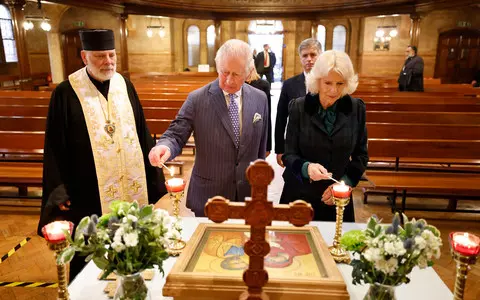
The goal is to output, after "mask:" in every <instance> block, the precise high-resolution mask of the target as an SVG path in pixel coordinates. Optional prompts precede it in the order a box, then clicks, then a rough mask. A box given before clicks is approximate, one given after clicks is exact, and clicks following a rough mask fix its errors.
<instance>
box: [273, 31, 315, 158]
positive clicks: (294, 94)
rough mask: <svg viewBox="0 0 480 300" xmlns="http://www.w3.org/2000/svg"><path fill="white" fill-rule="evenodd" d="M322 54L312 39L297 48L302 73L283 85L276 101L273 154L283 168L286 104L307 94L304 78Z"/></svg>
mask: <svg viewBox="0 0 480 300" xmlns="http://www.w3.org/2000/svg"><path fill="white" fill-rule="evenodd" d="M321 53H322V44H320V42H319V41H317V40H316V39H313V38H309V39H306V40H304V41H302V42H301V43H300V45H299V46H298V55H299V56H300V62H301V63H302V68H303V72H302V73H300V74H298V75H295V76H293V77H291V78H289V79H287V80H285V82H284V83H283V86H282V91H281V92H280V98H279V100H278V107H277V118H276V121H275V153H276V154H277V163H278V164H279V165H280V166H282V167H283V162H282V155H283V152H284V151H285V127H286V126H287V119H288V104H289V103H290V101H291V100H293V99H296V98H299V97H303V96H305V95H306V94H307V86H306V85H305V77H306V76H307V74H308V73H310V71H311V70H312V68H313V65H314V64H315V62H316V61H317V57H318V56H319V55H320V54H321Z"/></svg>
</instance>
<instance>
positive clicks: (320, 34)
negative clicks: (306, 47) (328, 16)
mask: <svg viewBox="0 0 480 300" xmlns="http://www.w3.org/2000/svg"><path fill="white" fill-rule="evenodd" d="M317 41H319V42H320V44H322V52H323V51H325V26H323V25H318V27H317Z"/></svg>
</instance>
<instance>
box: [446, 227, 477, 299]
mask: <svg viewBox="0 0 480 300" xmlns="http://www.w3.org/2000/svg"><path fill="white" fill-rule="evenodd" d="M449 241H450V252H451V254H452V257H453V259H454V260H455V262H456V265H457V275H456V278H455V288H454V290H453V298H454V299H455V300H461V299H463V295H464V291H465V284H466V282H467V273H468V271H469V270H470V268H471V265H474V264H475V263H476V262H477V258H478V255H479V253H480V238H479V237H478V236H476V235H474V234H471V233H467V232H452V233H450V235H449Z"/></svg>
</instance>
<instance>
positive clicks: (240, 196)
mask: <svg viewBox="0 0 480 300" xmlns="http://www.w3.org/2000/svg"><path fill="white" fill-rule="evenodd" d="M215 62H216V67H217V72H218V79H217V80H215V81H213V82H211V83H209V84H207V85H206V86H204V87H202V88H200V89H198V90H195V91H193V92H191V93H190V94H189V95H188V97H187V100H186V101H185V103H184V104H183V106H182V108H181V109H180V111H179V112H178V115H177V117H176V119H175V120H174V121H173V122H172V123H171V124H170V127H169V128H168V129H167V131H165V133H164V134H162V137H161V138H160V140H159V141H158V143H157V145H156V146H155V147H154V148H152V150H151V151H150V154H149V159H150V163H151V164H152V165H154V166H160V165H161V163H163V162H165V161H167V160H168V159H171V158H175V157H176V156H177V155H179V154H180V152H181V150H182V148H183V146H184V145H185V143H186V142H187V140H188V138H189V137H190V135H191V134H192V132H193V135H194V137H195V148H196V151H195V165H194V167H193V170H192V175H191V177H190V184H189V188H188V193H187V207H188V208H190V209H191V210H192V211H193V212H194V213H195V215H196V216H204V207H205V203H206V202H207V200H208V198H211V197H214V196H217V195H220V196H223V197H226V198H228V199H229V200H230V201H244V199H245V197H248V196H250V185H249V183H248V181H247V179H246V177H245V171H246V169H247V167H248V166H249V165H250V163H251V162H252V161H254V160H256V159H258V158H262V159H264V158H265V152H266V146H267V129H268V115H269V113H268V105H267V97H266V96H265V94H264V93H263V92H262V91H260V90H258V89H256V88H254V87H251V86H249V85H248V84H246V83H245V79H246V78H247V77H248V75H249V73H250V64H251V62H252V52H250V47H249V46H248V44H247V43H245V42H243V41H240V40H229V41H227V42H226V43H225V44H224V45H223V46H222V47H220V49H219V50H218V52H217V55H216V57H215Z"/></svg>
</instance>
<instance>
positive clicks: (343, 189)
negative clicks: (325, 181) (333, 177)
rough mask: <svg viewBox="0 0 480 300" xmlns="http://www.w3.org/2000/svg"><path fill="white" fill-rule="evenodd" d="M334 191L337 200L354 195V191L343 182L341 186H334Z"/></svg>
mask: <svg viewBox="0 0 480 300" xmlns="http://www.w3.org/2000/svg"><path fill="white" fill-rule="evenodd" d="M332 190H333V197H336V198H350V194H351V193H352V189H351V188H350V187H349V186H348V185H346V184H345V182H343V181H342V182H341V183H340V184H338V183H337V184H334V185H333V187H332Z"/></svg>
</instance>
